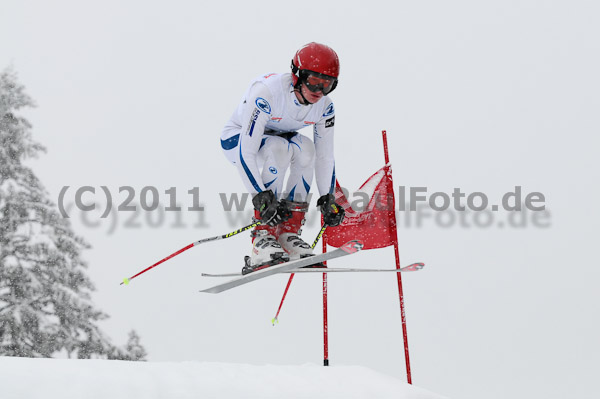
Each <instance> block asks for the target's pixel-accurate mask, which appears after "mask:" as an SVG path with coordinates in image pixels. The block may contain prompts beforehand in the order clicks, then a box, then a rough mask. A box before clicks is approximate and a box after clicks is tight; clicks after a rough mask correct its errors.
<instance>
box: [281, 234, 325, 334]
mask: <svg viewBox="0 0 600 399" xmlns="http://www.w3.org/2000/svg"><path fill="white" fill-rule="evenodd" d="M326 228H327V224H326V223H325V224H323V226H322V227H321V231H319V234H317V238H315V242H313V244H312V245H311V248H312V249H315V247H316V246H317V243H318V242H319V240H320V239H321V237H323V233H325V229H326ZM294 274H295V273H292V274H290V278H289V279H288V282H287V285H286V286H285V291H283V297H282V298H281V302H280V303H279V308H278V309H277V314H276V315H275V317H274V318H273V319H271V323H272V324H273V325H275V323H279V320H277V317H278V316H279V312H281V307H282V306H283V301H285V296H286V295H287V292H288V290H289V289H290V285H291V284H292V280H293V279H294Z"/></svg>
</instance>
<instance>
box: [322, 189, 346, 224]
mask: <svg viewBox="0 0 600 399" xmlns="http://www.w3.org/2000/svg"><path fill="white" fill-rule="evenodd" d="M317 206H318V207H319V209H320V210H321V213H322V214H323V221H324V222H325V224H326V225H328V226H332V227H335V226H338V225H339V224H340V223H342V220H344V215H345V214H346V211H345V210H344V208H342V207H341V206H339V205H338V204H336V202H335V196H334V195H333V194H325V195H323V196H321V198H319V200H318V201H317Z"/></svg>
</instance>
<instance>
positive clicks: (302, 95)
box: [294, 78, 312, 106]
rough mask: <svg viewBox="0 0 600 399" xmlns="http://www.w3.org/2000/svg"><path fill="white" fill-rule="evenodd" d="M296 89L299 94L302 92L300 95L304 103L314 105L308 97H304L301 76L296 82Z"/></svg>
mask: <svg viewBox="0 0 600 399" xmlns="http://www.w3.org/2000/svg"><path fill="white" fill-rule="evenodd" d="M294 91H295V92H297V93H298V94H300V97H302V101H303V102H302V103H300V104H302V105H306V106H308V105H312V103H311V102H310V101H308V100H307V99H306V97H304V94H302V81H301V79H300V78H298V82H296V85H295V86H294Z"/></svg>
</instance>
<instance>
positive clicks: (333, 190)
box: [329, 165, 335, 194]
mask: <svg viewBox="0 0 600 399" xmlns="http://www.w3.org/2000/svg"><path fill="white" fill-rule="evenodd" d="M334 192H335V165H334V166H333V173H332V174H331V187H329V193H330V194H333V193H334Z"/></svg>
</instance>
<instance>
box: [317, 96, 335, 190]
mask: <svg viewBox="0 0 600 399" xmlns="http://www.w3.org/2000/svg"><path fill="white" fill-rule="evenodd" d="M332 105H333V104H332ZM332 110H333V107H332ZM334 123H335V114H334V113H333V112H332V113H331V114H330V115H327V116H324V117H322V118H321V120H320V121H319V122H318V123H317V124H315V127H314V142H315V177H316V180H317V187H318V189H319V194H321V195H325V194H328V193H333V192H334V190H335V159H334V156H333V126H334Z"/></svg>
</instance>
